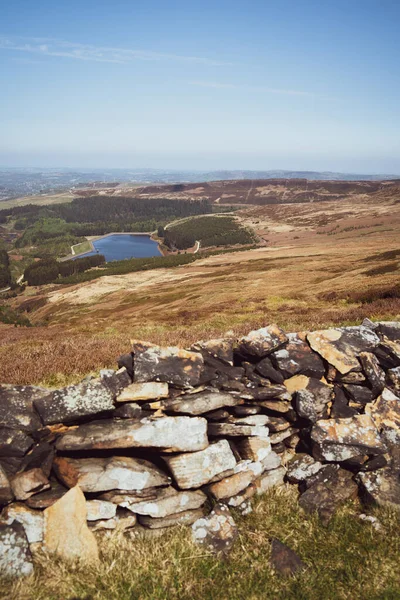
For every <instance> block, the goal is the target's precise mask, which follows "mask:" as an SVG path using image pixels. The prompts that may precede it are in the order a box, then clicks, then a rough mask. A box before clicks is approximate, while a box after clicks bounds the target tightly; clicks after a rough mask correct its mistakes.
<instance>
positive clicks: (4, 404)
mask: <svg viewBox="0 0 400 600" xmlns="http://www.w3.org/2000/svg"><path fill="white" fill-rule="evenodd" d="M47 394H48V390H46V389H43V388H40V387H34V386H31V385H0V427H9V428H10V429H20V430H22V431H26V432H27V433H32V432H33V431H36V430H37V429H40V428H41V426H42V424H41V421H40V418H39V415H38V414H37V412H36V411H35V409H34V407H33V402H34V400H37V399H39V398H41V397H42V396H45V395H47Z"/></svg>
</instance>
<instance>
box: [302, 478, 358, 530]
mask: <svg viewBox="0 0 400 600" xmlns="http://www.w3.org/2000/svg"><path fill="white" fill-rule="evenodd" d="M357 493H358V486H357V484H356V483H355V481H354V480H353V475H352V473H349V472H348V471H345V470H344V469H336V470H333V469H332V470H330V471H327V470H326V471H324V473H323V477H322V478H321V480H320V481H318V482H317V483H314V484H313V485H311V487H309V488H308V489H307V490H306V491H305V492H304V494H302V495H301V496H300V499H299V504H300V506H301V507H302V508H303V509H304V510H305V512H306V513H309V514H312V513H313V512H317V513H318V516H319V517H320V518H321V520H322V521H323V522H324V523H328V521H329V520H330V519H331V517H332V516H333V515H334V514H335V512H336V511H337V509H338V507H339V506H340V505H341V504H343V502H345V501H346V500H349V499H354V498H356V497H357Z"/></svg>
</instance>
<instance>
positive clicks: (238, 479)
mask: <svg viewBox="0 0 400 600" xmlns="http://www.w3.org/2000/svg"><path fill="white" fill-rule="evenodd" d="M255 479H256V475H255V473H254V472H253V471H251V470H250V469H249V470H247V471H245V470H244V471H241V472H239V473H235V474H234V475H231V476H230V477H225V478H224V479H221V481H217V482H216V483H212V484H211V485H209V486H208V487H207V491H208V492H209V493H210V494H211V495H212V496H214V498H215V499H216V500H224V499H227V498H231V497H233V496H237V495H238V494H239V493H240V492H242V491H243V490H245V489H246V488H247V487H248V486H249V485H250V484H251V483H253V481H254V480H255Z"/></svg>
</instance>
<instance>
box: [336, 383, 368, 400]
mask: <svg viewBox="0 0 400 600" xmlns="http://www.w3.org/2000/svg"><path fill="white" fill-rule="evenodd" d="M343 387H344V389H345V392H346V393H347V396H348V397H349V398H350V399H351V400H354V402H356V403H357V404H361V405H365V404H368V402H372V400H374V398H376V395H374V393H373V392H372V390H370V389H369V388H367V387H364V386H362V385H351V384H350V383H345V384H344V385H343Z"/></svg>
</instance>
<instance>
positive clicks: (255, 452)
mask: <svg viewBox="0 0 400 600" xmlns="http://www.w3.org/2000/svg"><path fill="white" fill-rule="evenodd" d="M236 448H237V450H238V452H239V455H240V458H242V459H243V460H252V461H261V460H264V459H265V458H267V456H268V455H269V453H270V452H271V442H270V440H269V438H267V437H265V438H261V437H247V438H244V439H242V440H240V441H238V442H237V443H236Z"/></svg>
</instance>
